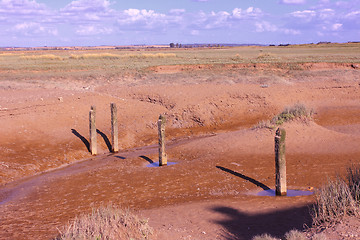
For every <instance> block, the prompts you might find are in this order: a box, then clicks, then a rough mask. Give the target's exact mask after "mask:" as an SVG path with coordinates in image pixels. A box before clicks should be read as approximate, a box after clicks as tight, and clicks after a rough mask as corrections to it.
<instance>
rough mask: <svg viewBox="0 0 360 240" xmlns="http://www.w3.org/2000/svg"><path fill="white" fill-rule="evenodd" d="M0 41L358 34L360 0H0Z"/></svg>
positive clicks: (258, 39)
mask: <svg viewBox="0 0 360 240" xmlns="http://www.w3.org/2000/svg"><path fill="white" fill-rule="evenodd" d="M0 29H1V31H0V47H9V46H11V47H36V46H101V45H113V46H114V45H139V44H147V45H151V44H169V43H171V42H173V43H183V44H184V43H236V44H286V43H289V44H297V43H317V42H321V41H329V42H348V41H360V0H349V1H338V0H177V1H173V0H61V1H60V0H0Z"/></svg>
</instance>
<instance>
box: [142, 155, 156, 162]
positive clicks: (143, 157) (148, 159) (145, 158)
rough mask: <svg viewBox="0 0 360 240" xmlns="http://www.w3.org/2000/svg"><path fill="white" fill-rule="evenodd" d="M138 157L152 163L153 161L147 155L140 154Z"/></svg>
mask: <svg viewBox="0 0 360 240" xmlns="http://www.w3.org/2000/svg"><path fill="white" fill-rule="evenodd" d="M139 157H140V158H142V159H144V160H146V161H148V162H149V163H154V161H153V160H151V159H150V158H148V157H147V156H144V155H141V156H139Z"/></svg>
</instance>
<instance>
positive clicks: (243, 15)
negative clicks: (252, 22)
mask: <svg viewBox="0 0 360 240" xmlns="http://www.w3.org/2000/svg"><path fill="white" fill-rule="evenodd" d="M262 15H263V12H262V11H261V9H259V8H254V7H249V8H247V9H246V10H242V9H241V8H235V9H234V10H233V11H232V16H233V18H236V19H248V18H258V17H260V16H262Z"/></svg>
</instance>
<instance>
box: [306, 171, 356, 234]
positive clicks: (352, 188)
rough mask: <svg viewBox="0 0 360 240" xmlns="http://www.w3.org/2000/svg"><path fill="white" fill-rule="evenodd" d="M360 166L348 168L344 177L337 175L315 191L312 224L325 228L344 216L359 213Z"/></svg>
mask: <svg viewBox="0 0 360 240" xmlns="http://www.w3.org/2000/svg"><path fill="white" fill-rule="evenodd" d="M359 197H360V167H359V166H355V165H353V166H351V167H349V168H348V171H347V175H346V177H345V179H343V178H340V177H337V178H336V179H335V180H333V181H331V180H330V181H328V183H327V184H326V185H324V186H323V187H322V188H320V189H319V190H317V191H316V192H315V198H316V199H315V200H316V202H315V204H314V206H313V208H312V211H311V215H312V218H313V224H314V226H315V227H318V228H327V227H330V226H332V225H334V224H336V223H338V222H340V221H341V220H342V219H343V218H344V217H345V216H359V213H360V211H359V210H360V208H359V207H360V201H359V200H360V198H359Z"/></svg>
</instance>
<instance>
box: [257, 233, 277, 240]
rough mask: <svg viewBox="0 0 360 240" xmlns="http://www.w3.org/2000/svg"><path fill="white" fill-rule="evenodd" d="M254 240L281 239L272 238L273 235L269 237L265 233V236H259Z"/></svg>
mask: <svg viewBox="0 0 360 240" xmlns="http://www.w3.org/2000/svg"><path fill="white" fill-rule="evenodd" d="M252 240H280V239H278V238H275V237H272V236H271V235H269V234H267V233H264V234H261V235H259V236H255V237H253V239H252Z"/></svg>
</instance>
